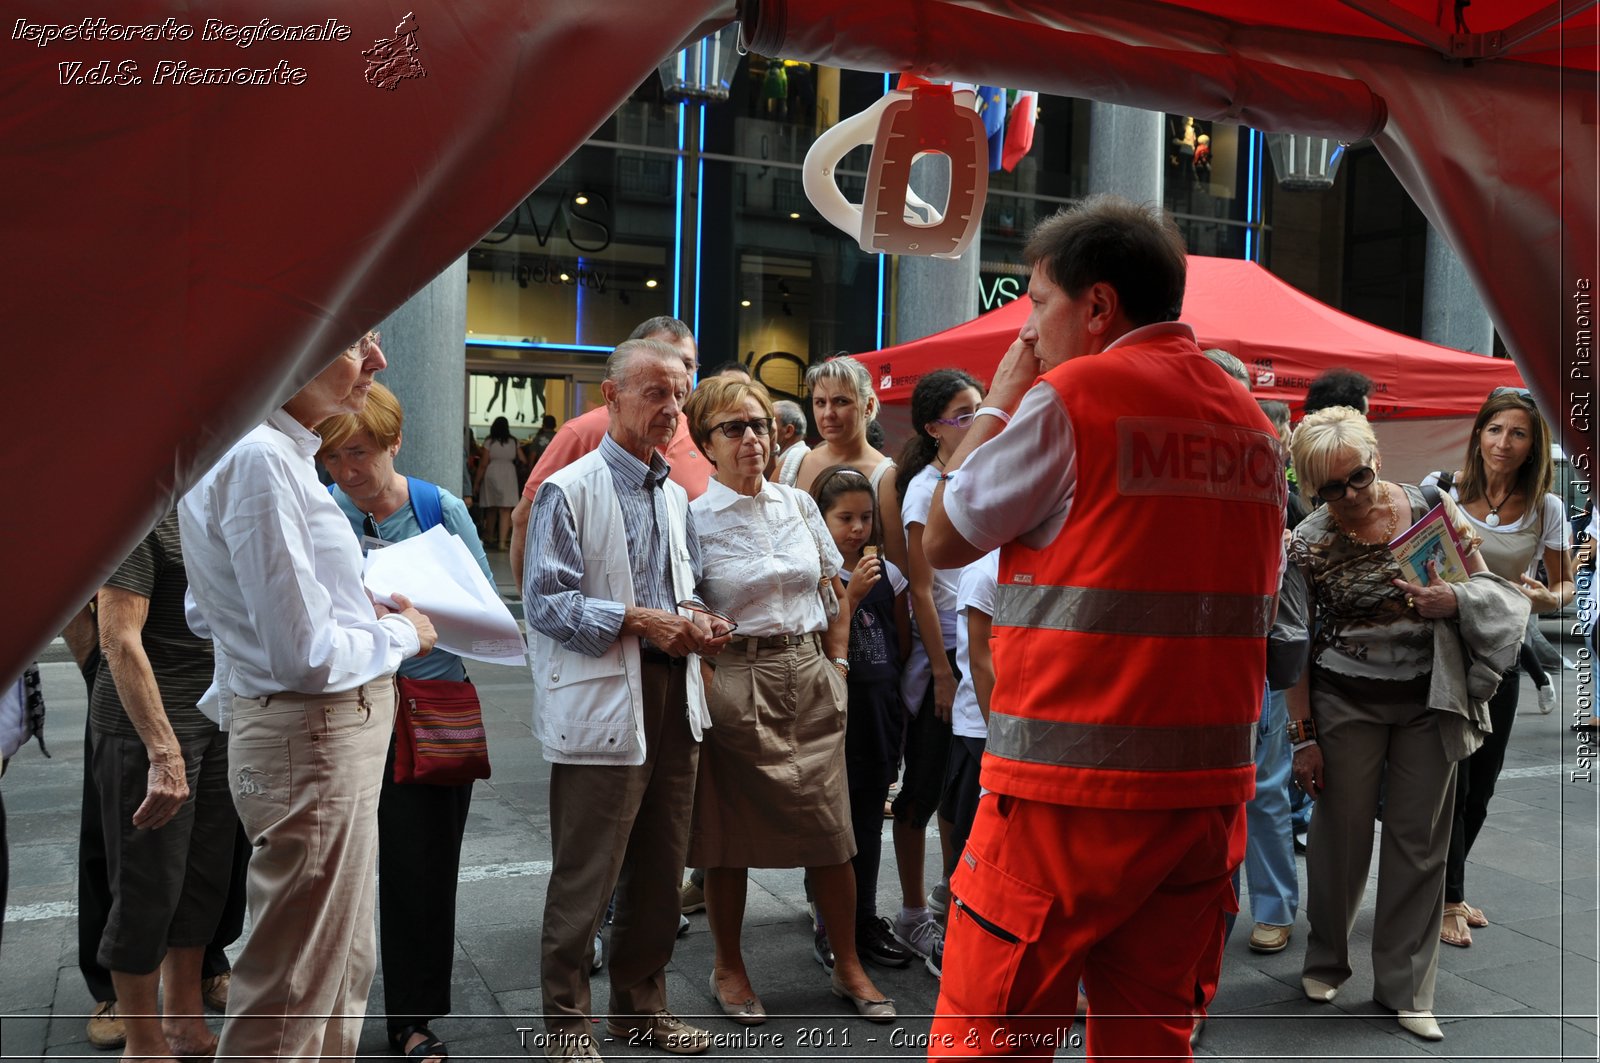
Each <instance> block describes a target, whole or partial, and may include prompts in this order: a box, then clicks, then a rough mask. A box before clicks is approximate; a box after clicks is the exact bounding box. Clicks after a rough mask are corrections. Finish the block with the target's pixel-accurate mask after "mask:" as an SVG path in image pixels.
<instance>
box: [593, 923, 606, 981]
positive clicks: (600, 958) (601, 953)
mask: <svg viewBox="0 0 1600 1063" xmlns="http://www.w3.org/2000/svg"><path fill="white" fill-rule="evenodd" d="M605 965H606V943H605V941H604V940H602V939H601V937H600V931H598V930H596V931H595V933H594V958H593V959H591V960H590V961H589V970H591V971H598V970H599V969H600V968H602V967H604V966H605Z"/></svg>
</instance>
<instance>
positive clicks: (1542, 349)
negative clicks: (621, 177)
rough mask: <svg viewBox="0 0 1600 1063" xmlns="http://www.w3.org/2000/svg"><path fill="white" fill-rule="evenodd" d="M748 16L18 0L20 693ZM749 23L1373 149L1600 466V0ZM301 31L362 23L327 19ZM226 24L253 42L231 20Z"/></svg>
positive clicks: (5, 563) (12, 509)
mask: <svg viewBox="0 0 1600 1063" xmlns="http://www.w3.org/2000/svg"><path fill="white" fill-rule="evenodd" d="M733 6H734V5H733V3H732V2H731V0H610V2H609V3H605V4H595V3H587V4H585V3H576V2H572V0H560V2H557V0H531V2H530V0H517V2H511V0H483V2H481V3H476V4H443V3H429V2H423V3H418V4H416V5H415V6H411V5H405V4H402V5H395V4H390V3H385V2H381V0H346V2H344V3H341V4H340V5H338V18H337V20H336V21H337V23H338V33H337V34H335V35H332V36H325V37H323V38H320V39H306V38H301V39H297V40H289V39H276V38H274V39H272V40H270V41H266V40H263V41H258V42H256V46H255V47H254V48H252V49H251V50H250V51H249V52H248V53H246V52H245V51H244V47H243V39H242V38H241V37H240V36H239V34H238V31H240V30H241V29H242V30H251V27H252V26H253V25H255V24H257V23H258V22H260V21H261V20H262V12H261V9H260V5H259V4H248V3H243V2H241V0H199V2H194V0H124V2H122V3H119V4H117V5H115V11H114V12H113V14H114V16H115V18H114V19H113V20H111V21H114V22H115V23H116V24H117V25H115V26H113V27H112V29H113V31H114V32H113V34H112V35H111V36H107V35H106V33H107V31H106V30H105V29H104V27H98V26H97V24H96V23H95V16H92V15H91V16H85V15H82V14H79V13H76V12H70V13H64V12H63V9H62V8H61V5H60V4H58V3H55V2H53V0H18V2H16V3H12V4H10V5H8V11H7V13H8V16H9V18H10V20H11V21H12V22H13V23H15V24H14V25H12V26H11V29H10V32H8V33H6V34H5V35H3V36H0V104H3V106H0V145H3V147H0V160H3V165H0V197H3V199H4V201H5V202H6V203H7V204H8V206H10V208H11V209H10V210H9V212H8V213H7V216H6V220H5V222H4V223H3V233H4V239H3V241H0V243H3V246H4V247H5V250H6V255H5V256H4V258H3V260H0V286H3V288H4V290H5V292H6V296H7V298H6V299H5V300H4V301H3V302H0V336H4V337H5V342H6V344H7V352H8V358H7V361H6V369H7V371H8V379H7V387H6V391H5V395H6V397H7V398H9V399H11V401H10V402H8V403H6V404H5V417H4V418H0V477H3V479H4V482H5V483H6V484H7V485H8V486H10V487H11V488H12V491H13V496H14V497H13V498H12V499H11V503H10V505H9V508H8V511H7V519H5V520H0V584H3V585H4V586H5V587H6V589H7V591H8V592H9V594H10V601H9V606H10V607H9V608H8V609H7V610H6V613H5V615H4V618H3V619H0V679H3V678H5V677H7V676H10V675H14V674H16V672H17V670H18V669H19V668H20V666H21V664H22V663H24V662H25V661H27V660H28V658H29V656H30V655H31V654H32V653H33V652H34V651H35V650H36V649H37V648H38V647H39V646H41V645H43V644H44V642H45V641H47V640H48V639H49V638H50V637H51V636H52V635H53V634H54V633H55V632H56V631H58V630H60V628H61V625H62V623H63V621H64V620H65V619H66V618H67V617H68V616H70V615H71V614H72V612H73V611H74V610H75V608H76V607H77V605H79V604H80V603H82V602H83V601H84V599H85V598H86V597H87V596H88V595H89V594H90V593H92V591H93V589H94V588H95V587H96V586H98V585H99V583H100V582H101V580H102V578H103V577H104V576H105V575H106V574H107V573H108V572H109V571H110V570H111V569H112V567H113V566H114V565H115V564H116V561H117V559H118V558H120V557H121V556H122V555H123V554H124V553H125V552H126V551H127V549H128V547H130V546H131V545H132V544H133V542H135V541H136V540H137V539H138V537H139V536H140V535H142V534H143V533H144V531H145V530H146V529H148V528H149V527H150V526H151V525H152V524H153V523H154V522H155V520H156V519H157V518H158V517H159V516H160V514H161V513H163V512H164V511H165V510H166V509H167V507H168V506H169V505H170V504H171V502H172V500H173V498H174V497H175V496H176V495H177V494H178V493H180V492H182V491H183V490H185V489H186V488H187V487H188V485H189V484H190V483H192V482H193V481H194V479H195V478H196V477H197V475H198V474H199V473H200V471H202V470H204V469H205V468H206V467H207V466H208V465H209V464H210V463H211V462H212V461H213V460H215V458H216V457H217V456H218V455H219V454H220V453H221V452H222V451H223V449H224V448H225V447H227V445H228V444H229V443H230V442H231V441H232V440H234V439H236V438H238V437H239V436H240V435H241V434H242V433H243V432H245V431H246V430H247V429H248V428H249V427H250V426H251V425H252V424H255V423H258V422H259V421H260V419H261V417H262V415H263V414H264V413H265V412H266V411H268V410H270V409H271V408H272V407H273V406H274V405H275V404H277V403H278V402H280V401H281V400H282V399H283V398H284V397H285V396H287V395H288V394H290V393H292V392H293V391H294V390H295V388H296V387H297V386H298V385H300V384H301V383H303V382H305V381H306V380H307V379H309V378H310V377H311V376H312V375H313V374H314V373H315V372H316V371H317V370H318V369H320V368H321V366H322V365H323V364H325V363H326V362H327V361H328V360H329V358H331V357H332V356H333V354H334V353H335V352H337V351H338V350H339V349H340V348H341V347H343V346H344V345H345V344H346V343H348V342H350V341H351V340H352V339H353V338H355V337H356V336H357V335H359V334H360V333H361V331H362V330H363V329H365V328H367V327H369V326H370V325H371V324H372V323H373V322H375V321H377V320H379V319H380V318H382V317H383V316H384V315H385V314H387V313H388V312H389V311H391V310H392V309H394V308H395V307H397V306H399V305H400V304H401V303H402V302H404V301H405V300H406V299H407V298H408V297H409V296H410V295H411V294H413V293H414V292H416V291H417V290H419V289H420V288H421V287H422V286H423V285H425V284H426V283H427V282H428V280H429V279H430V278H432V277H434V276H435V275H437V274H438V273H439V272H440V271H441V270H443V269H444V268H445V267H446V266H448V265H449V264H450V263H451V262H452V261H454V260H455V259H456V258H458V257H459V256H460V255H461V254H462V253H463V252H465V251H466V250H467V249H468V248H469V247H471V246H472V244H473V243H474V242H475V241H476V240H477V239H478V238H479V237H481V236H482V235H483V234H484V233H485V232H487V231H488V230H489V228H490V227H491V226H492V225H493V224H494V223H495V222H496V221H498V220H499V219H500V218H503V217H504V216H505V215H506V214H507V213H509V212H510V210H511V209H512V208H513V207H514V206H515V205H516V204H517V203H518V202H519V201H520V200H521V199H522V198H523V197H524V196H525V195H527V194H528V192H529V191H530V190H531V189H533V188H534V187H535V186H537V185H538V184H539V182H540V181H542V180H543V179H544V178H545V177H546V176H547V175H548V174H550V173H551V172H552V171H553V170H554V169H555V167H556V166H558V165H559V164H560V162H561V161H562V160H563V159H564V158H566V157H567V156H568V155H569V154H571V153H572V151H573V150H575V149H576V147H577V146H578V145H579V144H581V143H582V142H583V140H584V139H585V138H586V137H587V136H589V135H590V133H591V132H592V131H593V130H594V129H595V128H597V127H598V126H599V125H600V123H601V122H602V121H603V120H604V119H605V117H606V116H607V115H608V114H610V113H611V112H612V111H613V110H614V109H615V108H616V106H617V105H618V104H619V103H620V102H621V101H622V100H623V99H624V98H625V97H626V96H627V94H628V92H629V91H630V90H631V89H632V88H633V87H634V86H636V85H638V84H639V82H640V81H641V80H642V79H644V78H645V77H647V76H648V75H649V72H650V70H651V69H652V67H654V65H655V64H656V63H657V62H659V61H660V60H661V59H662V57H663V56H665V55H667V54H670V53H671V52H672V51H673V50H675V49H676V48H677V47H678V46H679V44H680V42H683V41H685V40H691V39H694V38H695V37H697V36H699V35H701V34H703V33H705V32H708V31H709V30H710V29H712V28H715V27H716V26H718V25H722V24H724V23H726V21H727V20H728V19H729V18H730V17H731V16H732V15H733ZM740 6H741V12H740V13H741V15H742V16H743V18H744V19H745V22H746V29H747V31H748V32H749V33H750V34H751V35H752V36H754V37H758V38H760V39H761V40H762V41H764V42H770V43H769V44H767V45H765V47H766V49H767V54H769V55H781V56H783V57H785V58H792V59H813V60H816V61H819V62H826V63H831V64H834V65H838V66H846V67H853V68H856V69H867V70H872V69H876V70H910V71H914V72H917V73H922V74H927V75H930V76H935V77H941V76H942V77H950V76H952V75H956V74H959V75H961V76H960V77H959V80H964V81H980V82H983V83H986V84H1001V85H1013V86H1020V87H1024V88H1034V89H1040V90H1043V91H1047V92H1053V93H1057V94H1061V95H1067V96H1078V97H1083V98H1088V99H1096V100H1103V101H1106V102H1111V103H1120V104H1127V105H1130V106H1142V107H1147V108H1152V109H1157V110H1168V111H1178V112H1181V113H1184V114H1192V115H1195V116H1196V117H1205V118H1213V119H1216V120H1219V121H1230V122H1243V123H1246V124H1250V125H1253V126H1255V127H1256V128H1259V129H1262V130H1264V131H1269V132H1270V131H1274V130H1279V131H1283V132H1301V133H1316V132H1321V133H1325V134H1327V135H1330V136H1340V137H1344V138H1352V137H1359V136H1364V135H1372V136H1373V139H1374V142H1375V143H1376V144H1377V145H1378V148H1379V149H1380V150H1381V151H1382V152H1383V154H1384V157H1385V158H1386V159H1387V160H1388V161H1389V164H1390V165H1391V166H1392V167H1393V168H1394V170H1395V173H1396V175H1397V176H1398V177H1399V178H1400V180H1401V182H1402V183H1403V184H1404V185H1405V187H1406V189H1407V190H1408V191H1409V192H1410V193H1411V195H1412V198H1413V199H1415V200H1416V201H1417V203H1418V205H1419V206H1420V207H1421V208H1422V210H1423V212H1424V213H1425V214H1426V215H1427V216H1428V219H1429V221H1430V222H1431V223H1433V225H1434V226H1435V228H1436V229H1437V230H1438V231H1439V232H1440V233H1442V234H1443V235H1444V237H1445V238H1446V239H1447V240H1448V241H1449V242H1450V244H1451V246H1452V247H1454V248H1455V250H1456V252H1457V253H1458V254H1459V255H1460V256H1461V258H1462V259H1463V261H1464V262H1465V263H1466V265H1467V269H1468V270H1469V272H1470V273H1471V275H1472V276H1473V279H1474V280H1475V281H1476V282H1477V283H1478V286H1479V289H1480V291H1482V292H1483V294H1484V297H1485V299H1486V300H1487V302H1488V303H1489V306H1490V310H1491V312H1492V313H1493V315H1494V318H1495V323H1496V326H1497V327H1498V328H1499V329H1500V332H1501V334H1502V335H1503V336H1505V337H1506V341H1507V344H1508V345H1509V346H1510V347H1511V349H1512V352H1513V354H1514V355H1515V356H1516V358H1517V359H1518V360H1519V363H1520V365H1521V367H1522V369H1523V371H1524V373H1525V374H1526V375H1527V377H1528V379H1529V381H1530V382H1531V383H1532V384H1533V386H1534V389H1535V391H1536V393H1537V394H1538V396H1539V398H1540V401H1541V403H1542V404H1543V406H1544V409H1545V411H1546V412H1547V413H1549V414H1557V413H1559V415H1560V418H1561V420H1562V421H1564V422H1565V425H1566V427H1567V428H1569V429H1571V430H1572V431H1573V432H1576V433H1581V435H1580V437H1579V438H1578V439H1576V440H1571V439H1570V437H1568V438H1569V443H1570V445H1569V450H1570V449H1573V448H1574V447H1577V448H1580V449H1587V447H1588V442H1587V440H1588V439H1589V438H1590V435H1591V433H1592V424H1591V422H1590V416H1591V395H1590V391H1591V390H1592V384H1591V383H1590V382H1591V381H1592V380H1593V373H1592V360H1591V359H1592V351H1593V332H1592V328H1593V325H1592V314H1593V309H1592V303H1591V300H1592V296H1593V293H1592V291H1591V288H1592V285H1593V283H1594V279H1595V278H1596V277H1597V276H1600V261H1597V242H1596V229H1597V226H1596V221H1597V206H1596V201H1597V190H1600V176H1597V174H1596V170H1595V167H1594V158H1595V155H1596V144H1597V124H1596V120H1595V99H1596V92H1595V88H1596V78H1595V69H1596V62H1595V56H1596V48H1597V38H1596V24H1597V12H1596V9H1595V8H1594V7H1593V6H1592V5H1591V4H1589V3H1587V2H1577V3H1572V2H1568V0H1475V3H1474V4H1473V6H1472V7H1471V8H1470V9H1469V8H1465V7H1463V8H1461V9H1460V12H1461V19H1460V21H1459V23H1458V20H1457V19H1456V17H1455V13H1456V9H1455V8H1454V6H1453V5H1449V4H1438V3H1435V0H1398V2H1397V0H1342V2H1335V0H1306V2H1304V3H1298V4H1288V3H1283V2H1281V0H1223V2H1221V3H1217V2H1214V0H1098V2H1096V3H1094V4H1084V3H1078V2H1069V0H959V2H945V0H873V2H872V3H861V2H860V0H742V2H741V5H740ZM408 11H412V12H414V13H415V14H414V17H412V16H408V15H407V12H408ZM272 15H273V18H275V19H279V20H282V22H283V23H293V24H300V25H304V24H320V23H322V22H324V20H329V11H328V10H326V9H324V8H319V7H315V6H313V5H309V4H306V3H302V2H292V3H285V4H279V5H276V6H275V7H274V8H273V10H272ZM210 18H215V19H218V20H220V22H222V23H224V24H226V25H228V26H231V27H232V28H233V30H234V31H235V34H234V36H233V37H231V38H223V39H221V40H217V39H212V38H209V37H208V36H207V35H206V34H205V33H203V32H198V31H197V30H196V27H201V26H203V25H204V24H205V20H206V19H210ZM106 21H108V20H106V19H103V18H102V19H100V22H106ZM330 21H334V20H330ZM402 22H405V23H407V24H409V25H412V26H414V27H420V28H419V29H418V30H417V36H416V43H417V44H418V46H419V47H420V52H419V53H418V55H417V57H416V59H417V63H418V71H417V73H418V74H420V73H421V72H422V70H423V69H425V72H426V76H425V77H422V76H415V77H409V78H408V79H407V80H404V81H403V82H399V83H393V82H389V81H387V80H386V79H385V78H384V77H383V76H382V73H383V70H384V69H387V64H385V65H384V66H383V67H379V65H378V64H377V63H375V62H373V63H369V62H367V61H366V60H367V58H369V57H366V56H364V54H363V53H364V51H367V50H371V49H373V48H374V42H378V41H385V42H388V44H387V45H385V46H380V47H379V49H378V52H380V53H381V52H382V48H383V47H388V48H390V49H393V48H394V47H395V44H394V42H395V41H397V40H399V39H400V36H399V33H400V31H399V27H400V24H401V23H402ZM1468 23H1470V25H1469V24H1468ZM129 26H132V27H134V30H135V33H134V34H133V35H131V36H130V35H128V33H127V31H126V27H129ZM174 27H176V28H177V29H180V30H187V31H188V35H187V36H184V35H181V34H176V33H174V32H172V29H173V28H174ZM252 39H253V38H252ZM74 64H79V65H74ZM236 67H238V68H240V69H243V70H244V73H245V74H246V75H249V74H250V70H249V69H248V68H253V67H261V68H264V69H265V70H266V72H267V74H268V76H269V78H270V79H271V81H272V83H271V84H261V85H254V84H237V83H231V82H230V83H223V84H212V83H209V82H208V83H206V84H204V85H202V84H196V83H194V82H192V81H190V80H187V77H186V75H185V74H184V71H190V72H200V73H205V72H206V71H208V70H210V69H211V68H215V69H216V70H218V71H221V72H222V74H223V75H224V81H228V80H229V79H231V78H232V77H233V76H234V68H236ZM206 76H209V74H207V75H206ZM134 78H138V79H139V80H138V81H137V82H135V81H133V80H132V79H134ZM247 80H248V78H247ZM102 82H109V83H102ZM1580 374H1582V375H1580ZM1574 382H1575V383H1574ZM1580 388H1581V389H1582V391H1581V402H1580V392H1579V389H1580ZM1568 392H1570V394H1569V393H1568ZM64 396H71V406H70V417H71V420H69V421H65V422H64V421H63V414H62V403H63V401H65V399H64ZM108 433H111V435H112V437H113V438H115V439H116V446H115V453H114V463H113V464H111V465H109V466H108V464H107V455H108V450H107V447H106V439H107V438H108ZM1566 435H1567V434H1566V433H1564V436H1566ZM1586 468H1587V465H1585V469H1586ZM95 470H104V471H105V474H103V475H98V476H95V475H92V472H93V471H95ZM91 482H92V486H90V484H91Z"/></svg>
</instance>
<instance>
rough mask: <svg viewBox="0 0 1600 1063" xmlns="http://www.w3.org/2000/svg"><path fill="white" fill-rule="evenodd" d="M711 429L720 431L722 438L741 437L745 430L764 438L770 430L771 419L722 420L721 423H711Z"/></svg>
mask: <svg viewBox="0 0 1600 1063" xmlns="http://www.w3.org/2000/svg"><path fill="white" fill-rule="evenodd" d="M711 431H712V432H721V433H722V438H723V439H743V438H744V434H745V432H747V431H749V432H754V433H755V434H756V435H758V436H760V437H761V438H763V439H765V438H766V437H767V435H768V434H769V433H771V431H772V419H771V418H770V417H758V418H756V419H755V420H754V421H723V422H722V423H721V424H714V425H712V426H711Z"/></svg>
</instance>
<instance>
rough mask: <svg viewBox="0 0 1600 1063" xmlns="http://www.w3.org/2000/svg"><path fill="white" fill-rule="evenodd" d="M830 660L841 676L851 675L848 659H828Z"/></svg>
mask: <svg viewBox="0 0 1600 1063" xmlns="http://www.w3.org/2000/svg"><path fill="white" fill-rule="evenodd" d="M828 660H830V661H832V662H833V666H834V667H835V668H837V669H839V674H840V675H849V674H850V661H849V660H848V659H847V658H844V657H830V658H828Z"/></svg>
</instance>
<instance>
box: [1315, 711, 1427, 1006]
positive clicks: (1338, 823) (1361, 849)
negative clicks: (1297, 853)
mask: <svg viewBox="0 0 1600 1063" xmlns="http://www.w3.org/2000/svg"><path fill="white" fill-rule="evenodd" d="M1313 683H1315V680H1313ZM1311 706H1312V715H1313V716H1314V717H1315V719H1316V721H1317V733H1318V741H1319V744H1320V745H1321V747H1322V761H1323V765H1324V769H1325V772H1326V774H1327V786H1326V788H1325V789H1324V790H1323V792H1322V796H1320V797H1319V798H1318V799H1317V806H1316V811H1315V812H1314V813H1313V815H1312V816H1311V834H1310V837H1309V838H1308V839H1307V844H1306V919H1307V921H1308V922H1309V923H1310V924H1311V934H1310V937H1309V938H1308V940H1307V942H1306V959H1305V969H1304V973H1305V974H1306V975H1307V976H1308V977H1311V978H1315V979H1316V980H1317V981H1319V982H1325V983H1327V984H1328V985H1331V986H1338V985H1342V984H1344V981H1345V979H1347V978H1349V977H1350V932H1351V931H1352V930H1353V929H1355V923H1356V912H1357V911H1358V910H1359V909H1360V907H1361V898H1362V895H1363V894H1364V893H1365V892H1366V888H1367V869H1368V867H1369V865H1370V864H1371V862H1372V833H1373V824H1374V822H1375V821H1376V818H1377V813H1378V794H1379V787H1380V785H1381V786H1382V787H1383V794H1384V796H1383V835H1382V839H1381V841H1380V842H1379V845H1378V898H1377V910H1376V912H1375V913H1374V915H1373V921H1372V977H1373V994H1372V995H1373V997H1374V999H1376V1000H1377V1001H1378V1003H1380V1004H1383V1005H1386V1006H1387V1007H1390V1008H1396V1009H1399V1008H1404V1009H1406V1010H1408V1011H1431V1010H1433V991H1434V982H1435V980H1436V978H1437V975H1438V972H1439V917H1440V914H1441V912H1442V911H1443V909H1444V867H1445V854H1446V853H1447V852H1448V851H1449V848H1450V825H1451V819H1450V815H1451V811H1452V809H1453V807H1454V806H1453V798H1454V796H1455V777H1456V766H1455V764H1453V763H1451V762H1450V761H1448V760H1446V759H1445V755H1444V744H1443V742H1442V740H1441V739H1440V737H1439V714H1438V713H1436V712H1433V711H1431V710H1429V709H1427V708H1425V707H1423V706H1422V705H1421V704H1420V703H1419V704H1412V705H1395V704H1370V703H1369V704H1364V705H1356V704H1354V703H1353V702H1351V701H1347V700H1345V699H1343V698H1340V697H1337V696H1319V694H1318V691H1317V689H1316V687H1315V685H1313V688H1312V695H1311ZM1386 769H1387V770H1386Z"/></svg>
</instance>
